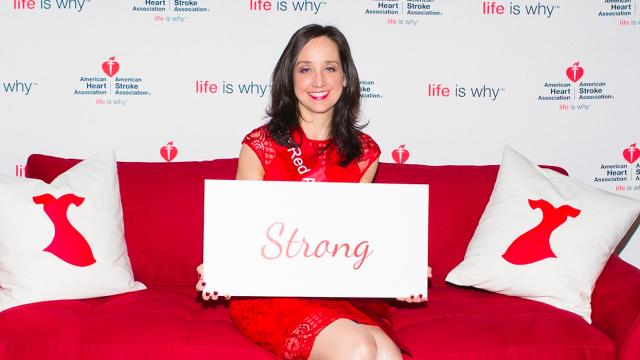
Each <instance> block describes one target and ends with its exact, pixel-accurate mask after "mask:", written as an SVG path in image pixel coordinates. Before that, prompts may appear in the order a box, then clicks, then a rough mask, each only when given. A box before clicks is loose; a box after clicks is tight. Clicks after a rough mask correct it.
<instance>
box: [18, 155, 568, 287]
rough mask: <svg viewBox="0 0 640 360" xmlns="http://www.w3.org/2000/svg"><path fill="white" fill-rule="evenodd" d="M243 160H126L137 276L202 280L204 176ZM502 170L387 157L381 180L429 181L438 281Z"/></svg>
mask: <svg viewBox="0 0 640 360" xmlns="http://www.w3.org/2000/svg"><path fill="white" fill-rule="evenodd" d="M78 162H79V160H74V159H61V158H56V157H51V156H46V155H31V156H30V157H29V159H28V161H27V166H26V172H27V176H28V177H31V178H37V179H42V180H44V181H47V182H50V181H52V180H53V179H54V178H55V177H56V176H58V175H59V174H61V173H62V172H64V171H66V170H67V169H69V168H70V167H72V166H73V165H75V164H76V163H78ZM236 167H237V159H220V160H210V161H200V162H177V163H139V162H118V176H119V180H120V193H121V197H122V210H123V217H124V225H125V238H126V241H127V246H128V250H129V257H130V258H131V266H132V268H133V272H134V275H135V278H136V280H139V281H142V282H144V283H145V284H147V285H153V284H176V285H193V284H195V281H196V278H197V275H196V272H195V268H196V266H197V265H198V264H199V263H200V262H201V261H202V233H203V221H204V220H203V219H204V179H233V178H234V177H235V172H236ZM556 170H560V169H557V168H556ZM497 171H498V166H497V165H488V166H460V165H459V166H426V165H398V164H389V163H381V164H380V166H379V169H378V174H377V176H376V180H375V181H376V182H379V183H405V184H429V192H430V199H429V201H430V204H429V264H430V265H431V267H432V268H433V269H434V276H433V280H432V283H433V285H442V284H443V283H444V278H445V276H446V274H447V273H448V272H449V271H450V270H451V269H452V268H453V267H454V266H456V265H457V264H458V263H459V262H460V261H462V259H463V257H464V253H465V251H466V249H467V245H468V243H469V240H471V237H472V236H473V233H474V231H475V228H476V226H477V224H478V221H479V219H480V216H481V215H482V212H483V211H484V208H485V206H486V204H487V202H488V201H489V196H490V195H491V192H492V190H493V185H494V182H495V179H496V175H497ZM398 211H402V209H398Z"/></svg>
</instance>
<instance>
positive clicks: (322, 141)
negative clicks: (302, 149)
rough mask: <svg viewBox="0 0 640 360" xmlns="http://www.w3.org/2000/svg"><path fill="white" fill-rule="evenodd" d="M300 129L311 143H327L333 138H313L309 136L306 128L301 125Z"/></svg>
mask: <svg viewBox="0 0 640 360" xmlns="http://www.w3.org/2000/svg"><path fill="white" fill-rule="evenodd" d="M299 129H300V133H301V134H302V138H303V139H304V140H306V141H309V142H311V143H316V144H327V143H329V142H331V140H332V138H327V139H324V140H316V139H311V138H310V137H309V136H307V133H306V132H305V131H304V129H303V128H302V126H300V127H299Z"/></svg>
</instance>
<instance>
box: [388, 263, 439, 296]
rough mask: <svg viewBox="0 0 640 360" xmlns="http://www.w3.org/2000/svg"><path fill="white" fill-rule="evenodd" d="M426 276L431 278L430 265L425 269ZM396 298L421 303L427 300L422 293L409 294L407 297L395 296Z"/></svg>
mask: <svg viewBox="0 0 640 360" xmlns="http://www.w3.org/2000/svg"><path fill="white" fill-rule="evenodd" d="M427 277H428V278H429V279H430V278H431V266H429V268H428V269H427ZM396 300H398V301H404V302H408V303H411V304H415V303H421V302H424V301H427V298H426V297H424V296H423V295H422V294H418V295H410V296H409V297H406V298H396Z"/></svg>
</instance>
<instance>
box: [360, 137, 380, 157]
mask: <svg viewBox="0 0 640 360" xmlns="http://www.w3.org/2000/svg"><path fill="white" fill-rule="evenodd" d="M358 140H360V144H361V145H362V155H363V157H369V156H372V155H373V156H377V155H380V146H378V143H377V142H376V141H375V140H373V138H372V137H371V136H370V135H368V134H366V133H364V132H362V131H358Z"/></svg>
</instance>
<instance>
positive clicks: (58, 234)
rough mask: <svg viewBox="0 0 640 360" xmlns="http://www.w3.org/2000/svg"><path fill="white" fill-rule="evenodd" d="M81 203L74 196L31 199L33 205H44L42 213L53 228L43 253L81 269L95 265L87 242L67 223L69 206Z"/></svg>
mask: <svg viewBox="0 0 640 360" xmlns="http://www.w3.org/2000/svg"><path fill="white" fill-rule="evenodd" d="M83 201H84V198H81V197H78V196H76V195H74V194H66V195H62V196H61V197H59V198H57V199H56V198H55V197H54V196H53V195H51V194H43V195H39V196H34V197H33V202H34V203H36V204H42V205H44V206H43V209H44V212H45V213H46V214H47V216H49V219H51V222H53V226H54V227H55V235H54V236H53V240H51V244H49V246H47V247H46V248H44V250H43V251H47V252H50V253H52V254H53V255H55V256H57V257H59V258H60V259H61V260H62V261H64V262H67V263H69V264H71V265H75V266H82V267H84V266H89V265H91V264H93V263H95V262H96V259H95V258H94V257H93V252H92V251H91V247H90V246H89V243H88V242H87V240H85V238H84V236H82V234H80V232H79V231H78V230H76V228H74V227H73V225H71V223H70V222H69V218H68V217H67V209H68V208H69V206H70V205H71V204H73V205H75V206H80V205H81V204H82V202H83Z"/></svg>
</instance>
